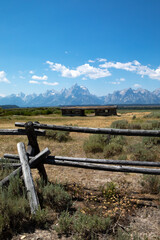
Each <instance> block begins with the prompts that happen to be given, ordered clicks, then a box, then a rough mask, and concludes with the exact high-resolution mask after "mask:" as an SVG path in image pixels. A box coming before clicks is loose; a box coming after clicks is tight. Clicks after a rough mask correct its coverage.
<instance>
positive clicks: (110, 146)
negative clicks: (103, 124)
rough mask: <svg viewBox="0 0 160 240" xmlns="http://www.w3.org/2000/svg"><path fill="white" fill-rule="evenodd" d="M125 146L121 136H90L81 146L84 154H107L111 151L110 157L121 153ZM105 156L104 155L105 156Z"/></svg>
mask: <svg viewBox="0 0 160 240" xmlns="http://www.w3.org/2000/svg"><path fill="white" fill-rule="evenodd" d="M124 144H125V138H124V137H123V136H111V135H107V134H100V135H91V136H90V137H89V139H88V140H86V141H85V142H84V144H83V149H84V151H85V152H86V153H89V152H90V153H97V152H103V151H104V153H105V152H107V151H108V152H109V151H110V150H112V151H113V154H111V155H108V156H112V155H115V154H116V153H120V152H121V151H122V148H123V145H124ZM105 155H106V154H105Z"/></svg>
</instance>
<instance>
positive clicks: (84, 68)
mask: <svg viewBox="0 0 160 240" xmlns="http://www.w3.org/2000/svg"><path fill="white" fill-rule="evenodd" d="M97 61H98V62H104V63H102V64H99V66H98V67H93V66H92V65H90V64H89V63H93V62H94V61H93V60H88V62H89V63H86V64H83V65H80V66H78V67H76V68H75V69H70V68H68V67H66V66H64V65H62V64H60V63H54V62H51V61H47V62H46V63H47V64H49V67H50V69H51V70H52V71H55V72H59V73H60V74H61V76H62V77H67V78H77V77H81V76H82V77H83V78H85V79H86V78H90V79H98V78H103V77H108V76H111V73H110V72H109V69H110V68H114V69H119V70H125V71H129V72H134V73H136V74H138V75H140V76H141V77H144V76H148V77H149V78H150V79H157V80H160V66H159V67H158V68H157V69H152V68H151V67H149V66H145V65H141V63H140V62H138V61H137V60H134V61H132V62H125V63H122V62H107V60H106V59H104V58H98V59H97ZM39 80H40V79H39ZM119 81H121V82H124V81H125V79H124V78H120V79H119Z"/></svg>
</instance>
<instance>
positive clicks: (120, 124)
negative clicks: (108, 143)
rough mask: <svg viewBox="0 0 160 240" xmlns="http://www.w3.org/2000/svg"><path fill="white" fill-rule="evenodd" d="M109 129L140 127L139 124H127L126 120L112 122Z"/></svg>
mask: <svg viewBox="0 0 160 240" xmlns="http://www.w3.org/2000/svg"><path fill="white" fill-rule="evenodd" d="M110 127H111V128H118V129H141V125H140V124H139V123H129V122H128V121H127V120H118V121H114V122H112V124H111V126H110Z"/></svg>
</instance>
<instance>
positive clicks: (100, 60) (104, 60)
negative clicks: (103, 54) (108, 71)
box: [97, 58, 107, 62]
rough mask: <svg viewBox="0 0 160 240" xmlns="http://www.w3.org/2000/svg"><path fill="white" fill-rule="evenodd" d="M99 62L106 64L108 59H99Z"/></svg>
mask: <svg viewBox="0 0 160 240" xmlns="http://www.w3.org/2000/svg"><path fill="white" fill-rule="evenodd" d="M97 60H98V62H106V61H107V59H106V58H97Z"/></svg>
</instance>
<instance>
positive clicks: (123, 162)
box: [4, 153, 160, 167]
mask: <svg viewBox="0 0 160 240" xmlns="http://www.w3.org/2000/svg"><path fill="white" fill-rule="evenodd" d="M4 158H5V159H11V160H15V161H17V160H19V156H18V155H16V154H7V153H6V154H4ZM29 159H32V157H29ZM54 160H57V161H59V160H60V161H71V162H84V163H97V164H108V165H117V164H119V165H126V166H127V165H128V166H144V167H160V162H146V161H132V160H111V159H94V158H73V157H62V156H48V157H47V158H46V159H45V160H44V163H46V164H50V163H51V164H52V162H53V161H54Z"/></svg>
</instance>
